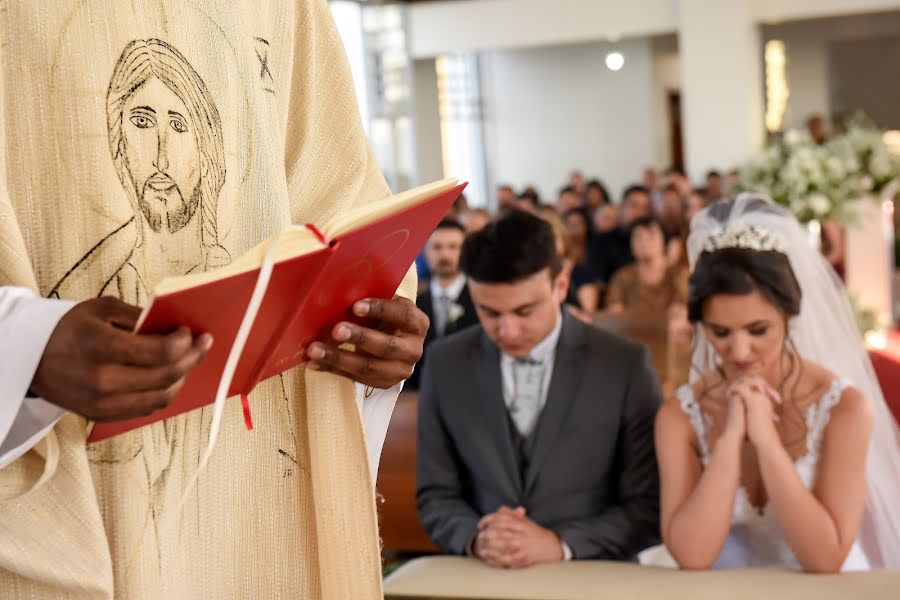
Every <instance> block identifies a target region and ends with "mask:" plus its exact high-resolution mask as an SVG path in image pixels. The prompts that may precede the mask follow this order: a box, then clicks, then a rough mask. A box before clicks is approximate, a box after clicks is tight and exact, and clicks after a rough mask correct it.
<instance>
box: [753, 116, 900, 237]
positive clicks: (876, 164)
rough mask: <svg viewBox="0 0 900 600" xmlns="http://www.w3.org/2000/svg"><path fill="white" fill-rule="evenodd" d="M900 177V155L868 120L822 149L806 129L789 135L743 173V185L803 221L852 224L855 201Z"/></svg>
mask: <svg viewBox="0 0 900 600" xmlns="http://www.w3.org/2000/svg"><path fill="white" fill-rule="evenodd" d="M895 179H900V156H898V155H896V154H893V153H891V151H890V150H889V149H888V147H887V146H886V145H885V143H884V140H883V132H881V131H879V130H878V129H876V128H875V127H873V126H872V125H871V124H870V123H869V122H868V121H867V120H866V119H865V118H864V117H856V118H854V119H851V120H850V122H849V124H848V127H847V130H846V131H845V132H844V133H842V134H840V135H838V136H836V137H834V138H833V139H831V140H829V141H828V142H826V143H825V144H823V145H817V144H815V143H814V142H813V140H812V138H811V137H810V136H809V133H807V132H806V131H805V130H797V129H794V130H790V131H787V132H786V133H785V134H784V135H783V136H782V137H781V139H779V140H776V141H775V142H773V143H772V144H770V145H769V146H768V147H766V148H765V149H763V150H762V151H761V152H759V153H758V154H757V155H756V156H754V157H753V158H752V159H751V160H750V161H749V162H748V163H747V164H746V165H745V166H744V167H743V169H741V179H740V184H739V187H740V188H741V189H742V190H746V191H754V192H760V193H764V194H766V195H768V196H770V197H771V198H772V199H773V200H774V201H776V202H778V203H779V204H782V205H784V206H786V207H788V208H789V209H790V210H791V212H793V213H794V215H795V216H796V217H797V219H798V220H800V221H802V222H807V221H812V220H822V219H835V220H837V221H839V222H841V223H851V222H852V221H853V220H854V216H855V214H854V213H855V211H854V203H855V202H856V201H858V200H860V199H863V198H867V197H872V196H877V195H878V194H879V193H880V192H881V191H882V190H883V189H884V188H885V187H886V186H887V185H888V183H890V182H891V181H893V180H895Z"/></svg>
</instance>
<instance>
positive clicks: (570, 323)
mask: <svg viewBox="0 0 900 600" xmlns="http://www.w3.org/2000/svg"><path fill="white" fill-rule="evenodd" d="M585 327H587V325H583V324H581V323H580V322H579V321H576V320H575V318H574V317H571V316H569V315H568V314H566V312H565V310H563V324H562V331H561V332H560V335H559V342H558V343H557V346H556V359H555V361H554V363H553V375H552V376H551V377H550V388H549V390H548V392H547V403H546V404H545V405H544V410H543V411H541V416H540V418H539V419H538V423H537V429H536V430H535V438H534V451H533V453H532V457H531V461H530V462H529V464H528V470H527V471H526V473H525V492H526V493H528V490H529V489H530V488H531V486H532V485H533V484H534V482H535V479H536V478H537V475H538V473H539V472H540V469H541V463H543V461H544V459H545V458H546V457H547V453H548V452H549V451H550V448H552V447H553V442H554V440H556V439H557V436H558V435H559V429H560V427H561V426H562V424H563V422H564V421H565V419H566V416H567V415H568V414H569V409H570V408H571V406H572V403H573V402H574V401H575V397H576V396H577V395H578V387H579V384H580V383H581V373H582V372H583V370H584V367H585V354H586V353H585V351H584V350H583V349H582V346H584V345H585V343H586V341H587V338H586V336H585V330H584V328H585Z"/></svg>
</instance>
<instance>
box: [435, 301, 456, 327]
mask: <svg viewBox="0 0 900 600" xmlns="http://www.w3.org/2000/svg"><path fill="white" fill-rule="evenodd" d="M451 304H452V302H451V300H450V297H449V296H448V295H447V294H441V295H440V296H438V297H437V303H436V304H435V307H434V309H435V313H434V316H435V321H436V323H435V329H436V331H437V334H438V335H444V332H446V331H447V321H448V320H449V319H450V305H451Z"/></svg>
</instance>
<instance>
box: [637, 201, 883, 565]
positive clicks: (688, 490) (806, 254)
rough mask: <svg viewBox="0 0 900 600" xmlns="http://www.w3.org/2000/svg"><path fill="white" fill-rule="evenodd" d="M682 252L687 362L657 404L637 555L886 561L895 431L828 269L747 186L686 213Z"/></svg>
mask: <svg viewBox="0 0 900 600" xmlns="http://www.w3.org/2000/svg"><path fill="white" fill-rule="evenodd" d="M688 247H689V251H690V257H691V263H692V264H693V265H694V271H693V274H692V275H691V279H690V298H689V301H688V318H689V320H690V322H692V323H694V324H695V326H696V327H697V334H696V335H697V337H698V338H699V339H697V340H696V342H695V350H694V356H693V367H694V368H695V369H696V373H695V375H694V376H693V380H694V381H693V383H692V384H691V385H685V386H682V387H681V388H679V390H678V392H677V402H667V403H665V404H664V405H663V406H662V407H661V408H660V411H659V413H658V415H657V421H656V453H657V457H658V461H659V470H660V485H661V488H660V511H661V522H662V537H663V541H664V542H665V546H666V548H667V549H668V552H666V550H665V548H662V547H657V548H654V549H651V550H648V551H645V552H644V553H643V554H642V555H641V562H642V563H644V564H658V565H659V564H667V563H668V562H669V561H671V560H672V559H673V558H674V562H675V563H677V565H679V566H681V567H682V568H687V569H707V568H710V567H721V568H734V567H751V566H777V567H787V568H794V569H802V570H805V571H809V572H823V573H824V572H835V571H838V570H842V569H843V570H856V569H868V568H869V567H870V565H873V566H878V567H886V568H891V569H897V568H898V567H900V519H898V512H900V509H898V508H895V506H896V502H897V498H900V471H898V469H897V465H898V464H900V449H898V433H897V427H896V424H895V423H894V421H893V419H892V417H891V415H890V412H889V411H888V409H887V406H886V404H885V402H884V398H883V396H882V394H881V390H880V388H879V387H878V383H877V381H876V380H875V378H874V374H873V371H872V366H871V363H870V362H869V358H868V354H866V352H865V350H864V347H863V345H862V341H861V339H860V336H859V333H858V331H857V330H856V327H855V325H854V320H853V313H852V311H851V309H850V306H849V303H848V301H847V298H846V294H845V292H844V291H843V288H842V287H841V286H840V285H839V282H838V281H837V279H836V277H835V276H834V274H833V272H832V271H831V270H830V269H829V268H828V266H827V265H826V263H825V261H824V260H823V259H822V258H821V257H820V256H819V255H818V253H817V252H816V251H815V250H814V249H812V248H811V247H810V245H809V244H808V243H807V242H806V238H805V234H804V232H803V231H802V230H801V228H800V226H799V225H798V223H797V222H796V220H795V219H794V218H793V216H791V215H790V213H788V212H787V211H786V210H785V209H783V208H781V207H779V206H777V205H775V204H773V203H771V202H770V201H769V200H768V199H765V198H762V197H759V196H753V195H749V194H743V195H741V196H739V197H738V198H737V199H736V200H720V201H718V202H717V203H715V204H714V205H712V206H711V207H710V208H708V209H707V210H706V211H704V212H702V213H700V214H699V215H698V216H697V217H696V218H695V219H694V222H693V223H692V231H691V235H690V239H689V243H688ZM801 298H802V310H801ZM873 414H874V427H875V430H874V434H873ZM870 439H871V442H872V443H871V445H870ZM867 452H868V457H867ZM864 509H865V510H864ZM864 513H865V519H864ZM861 523H864V526H863V527H862V528H861ZM861 531H862V532H863V533H862V534H860V532H861Z"/></svg>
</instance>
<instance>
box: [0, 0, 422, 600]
mask: <svg viewBox="0 0 900 600" xmlns="http://www.w3.org/2000/svg"><path fill="white" fill-rule="evenodd" d="M0 31H2V46H0V47H2V50H0V51H2V57H0V69H2V70H0V78H2V87H0V89H2V110H0V127H2V136H3V137H2V139H3V143H2V144H0V161H2V167H3V168H2V171H0V352H3V353H4V358H3V362H4V364H3V365H0V442H2V447H0V467H2V468H0V596H2V597H3V598H29V599H31V598H123V599H129V600H131V599H140V598H148V599H156V598H165V599H169V598H175V599H180V598H217V599H218V598H297V599H316V598H329V599H330V598H336V599H337V598H340V599H353V600H357V599H367V598H377V597H380V596H381V578H380V561H379V543H378V534H377V520H376V513H375V505H374V495H375V494H374V490H373V483H372V482H373V473H374V470H375V468H376V467H377V460H378V455H379V453H380V449H381V444H382V442H383V439H384V432H385V428H386V424H387V421H388V419H389V416H390V411H391V409H392V406H393V401H394V399H395V398H396V391H397V389H398V387H399V385H396V384H400V381H401V380H402V378H403V377H402V376H400V377H395V378H394V379H395V381H394V380H392V381H390V382H389V383H388V384H386V385H383V386H377V387H379V388H388V389H384V390H382V389H376V390H375V393H374V394H371V392H372V389H371V388H370V389H369V390H368V391H369V392H370V394H369V395H370V396H371V397H368V398H366V397H364V394H362V393H361V391H362V389H363V386H362V385H360V384H358V383H357V384H354V383H353V382H352V381H351V380H350V379H348V378H344V377H338V376H337V375H335V374H332V373H328V372H327V371H329V370H333V369H331V368H330V367H329V365H328V364H324V363H323V364H321V367H320V369H318V370H319V371H321V372H314V371H313V370H311V369H302V368H301V369H295V370H292V371H288V372H286V373H285V374H283V375H282V376H278V377H274V378H272V379H270V380H267V381H265V382H262V383H261V384H260V385H259V386H258V387H257V389H256V390H255V391H254V393H253V395H252V397H251V406H252V409H253V419H254V425H255V428H254V430H253V431H247V430H246V428H245V425H244V420H243V417H242V414H241V408H240V403H239V402H238V403H236V402H233V401H230V402H229V403H228V404H227V405H226V409H225V416H224V419H223V422H222V431H221V434H220V436H219V441H218V444H217V445H216V447H215V450H214V452H213V454H212V459H211V461H210V463H209V465H208V466H207V468H206V469H205V470H204V471H203V472H202V473H201V474H200V477H199V480H198V482H197V486H196V489H195V491H194V492H193V493H191V494H190V495H189V496H188V497H187V502H186V505H185V506H184V508H183V510H181V511H179V510H177V508H178V503H179V501H180V500H181V497H182V493H183V491H184V489H185V487H186V486H187V484H188V482H189V481H190V480H191V478H192V477H193V476H194V475H195V473H196V472H197V465H198V461H199V459H200V456H201V454H202V452H203V450H204V448H205V446H206V443H207V438H208V435H209V426H210V420H211V413H212V411H211V409H203V410H198V411H194V412H191V413H188V414H186V415H182V416H180V417H175V418H172V419H168V420H166V421H163V422H157V423H155V424H153V425H150V426H147V427H144V428H142V429H138V430H135V431H132V432H129V433H126V434H124V435H121V436H118V437H115V438H112V439H109V440H105V441H102V442H99V443H94V444H87V443H86V438H87V435H88V432H89V430H90V427H91V423H90V421H88V420H87V419H85V418H84V417H82V416H79V415H77V414H73V413H72V412H66V411H63V410H62V409H61V408H60V407H59V406H57V405H55V404H54V403H52V402H48V401H45V400H44V399H42V398H40V397H25V396H26V392H27V391H28V390H29V389H30V388H29V384H30V382H31V377H32V375H33V374H34V373H35V369H38V366H37V361H38V359H40V357H41V353H42V352H44V350H43V348H44V346H43V345H44V344H47V343H48V342H47V340H48V337H49V336H51V334H53V332H54V327H55V326H56V324H57V322H59V323H63V322H64V320H65V319H66V318H67V317H65V316H63V315H65V314H66V313H67V311H69V309H70V308H72V307H73V306H75V303H76V302H79V303H80V302H83V301H88V300H89V299H92V298H97V297H98V296H115V297H117V298H119V299H120V300H122V301H124V302H126V303H128V304H132V305H143V304H145V303H146V301H147V299H148V295H149V294H150V293H151V292H152V290H153V287H154V285H155V284H156V283H158V282H159V281H160V280H161V279H162V278H163V277H166V276H171V275H182V274H185V273H191V272H198V271H205V270H208V269H213V268H215V267H218V266H221V265H224V264H227V263H228V262H230V261H231V260H232V259H234V258H236V257H238V256H240V255H241V254H242V253H243V252H244V251H246V250H248V249H249V248H251V247H252V246H254V245H256V244H257V243H259V242H260V241H261V240H263V239H265V238H267V237H269V236H272V235H274V234H275V233H277V232H278V231H280V230H281V229H283V228H284V227H286V226H288V225H290V224H292V223H305V222H314V223H320V224H321V223H323V222H325V221H326V220H328V219H329V218H331V217H332V216H334V215H336V214H337V213H339V212H340V211H343V210H346V209H348V208H351V207H353V206H355V205H357V204H358V203H363V202H368V201H372V200H376V199H379V198H382V197H384V196H386V195H387V194H388V193H389V191H388V188H387V186H386V184H385V181H384V179H383V178H382V176H381V175H380V173H379V171H378V168H377V165H376V164H375V162H374V160H373V157H372V154H371V152H370V150H369V146H368V143H367V141H366V139H365V136H364V132H363V129H362V127H361V124H360V120H359V117H358V113H357V108H356V104H355V95H354V90H353V86H352V81H351V79H350V76H349V70H348V67H347V65H346V59H345V57H344V54H343V48H342V46H341V43H340V40H339V38H338V36H337V34H336V31H335V28H334V24H333V22H332V20H331V15H330V12H329V9H328V7H327V4H326V2H325V0H257V1H252V0H122V1H118V0H117V1H115V2H113V1H101V0H92V1H89V0H58V1H54V2H34V1H33V0H10V1H6V2H3V6H2V10H0ZM414 289H415V287H414V275H413V274H412V273H411V274H410V276H408V277H407V279H406V281H405V282H404V285H403V286H401V290H400V292H398V293H400V294H401V295H404V296H407V297H409V296H410V294H411V293H413V291H414ZM399 302H403V301H401V300H397V301H392V302H388V303H386V304H394V305H395V308H396V304H397V303H399ZM82 305H83V304H79V305H77V306H82ZM76 308H77V307H76ZM74 312H75V309H73V310H72V313H73V314H74ZM413 316H415V317H417V318H418V317H419V316H418V315H413ZM61 318H62V319H63V321H60V319H61ZM59 327H62V325H60V326H59ZM422 333H424V331H423V332H422ZM53 335H55V334H53ZM410 337H411V338H412V339H413V342H414V343H415V342H418V343H420V342H421V339H420V338H419V337H418V333H416V334H415V335H412V336H410ZM50 339H51V342H50V343H52V339H53V338H52V337H51V338H50ZM328 342H329V346H328V347H329V348H330V349H333V348H335V347H336V346H337V344H336V342H334V341H333V340H329V341H328ZM47 347H48V348H49V346H47ZM335 352H337V353H338V354H340V355H341V356H345V355H346V353H345V352H342V351H338V350H335ZM328 357H329V359H330V360H334V359H335V355H334V353H333V352H332V351H329V354H328ZM44 360H49V359H47V358H46V354H45V358H44ZM29 361H30V362H29ZM413 361H414V359H408V361H407V362H409V363H410V365H409V366H411V363H412V362H413ZM43 364H44V362H43V361H41V365H43ZM345 372H347V371H346V370H345ZM406 374H407V375H408V373H406ZM357 380H358V381H362V382H363V383H367V382H366V381H365V378H357ZM392 386H393V387H392ZM43 395H45V396H47V395H46V394H43ZM47 399H49V397H48V398H47ZM62 405H63V404H60V406H62ZM364 427H365V431H364ZM366 433H368V436H367V435H366Z"/></svg>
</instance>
